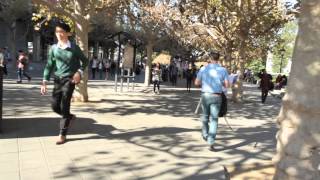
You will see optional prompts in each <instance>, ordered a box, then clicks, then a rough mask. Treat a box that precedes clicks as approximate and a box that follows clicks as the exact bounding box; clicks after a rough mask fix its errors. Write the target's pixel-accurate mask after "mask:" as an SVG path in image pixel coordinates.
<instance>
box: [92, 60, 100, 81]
mask: <svg viewBox="0 0 320 180" xmlns="http://www.w3.org/2000/svg"><path fill="white" fill-rule="evenodd" d="M98 63H99V61H98V58H97V56H94V57H93V59H92V60H91V78H92V79H95V78H96V72H97V70H98Z"/></svg>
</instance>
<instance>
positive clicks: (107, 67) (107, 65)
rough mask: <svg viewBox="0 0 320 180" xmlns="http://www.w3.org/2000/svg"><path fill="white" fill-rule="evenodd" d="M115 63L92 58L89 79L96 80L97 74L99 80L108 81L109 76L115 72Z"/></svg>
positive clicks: (95, 57)
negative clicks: (97, 74)
mask: <svg viewBox="0 0 320 180" xmlns="http://www.w3.org/2000/svg"><path fill="white" fill-rule="evenodd" d="M115 66H116V65H115V63H114V62H111V61H110V60H107V59H98V58H97V56H94V57H93V58H92V60H91V61H90V67H91V78H92V79H95V78H96V73H99V79H103V76H104V79H105V80H108V78H109V76H110V75H111V76H113V75H114V72H115Z"/></svg>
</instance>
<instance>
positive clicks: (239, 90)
mask: <svg viewBox="0 0 320 180" xmlns="http://www.w3.org/2000/svg"><path fill="white" fill-rule="evenodd" d="M244 43H245V42H244V40H241V43H240V48H239V56H238V65H239V67H238V69H239V70H240V75H239V76H238V80H237V82H236V83H235V85H234V87H233V88H232V101H234V102H241V101H242V100H243V73H244V65H245V47H244Z"/></svg>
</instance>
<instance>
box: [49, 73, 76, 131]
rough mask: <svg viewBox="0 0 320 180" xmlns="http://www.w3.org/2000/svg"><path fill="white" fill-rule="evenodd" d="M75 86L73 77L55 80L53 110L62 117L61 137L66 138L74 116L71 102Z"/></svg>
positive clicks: (56, 78)
mask: <svg viewBox="0 0 320 180" xmlns="http://www.w3.org/2000/svg"><path fill="white" fill-rule="evenodd" d="M74 88H75V84H74V83H72V79H71V77H65V78H58V77H55V78H54V88H53V92H52V103H51V105H52V109H53V111H54V112H56V113H58V114H59V115H61V116H62V119H61V120H60V135H63V136H66V135H67V133H68V126H69V124H70V120H71V119H72V117H73V115H72V114H70V101H71V97H72V93H73V91H74Z"/></svg>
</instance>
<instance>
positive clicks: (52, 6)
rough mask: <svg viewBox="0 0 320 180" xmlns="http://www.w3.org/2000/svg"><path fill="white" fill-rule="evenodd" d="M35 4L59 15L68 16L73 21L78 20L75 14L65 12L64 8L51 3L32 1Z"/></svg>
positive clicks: (42, 0) (39, 0) (41, 0)
mask: <svg viewBox="0 0 320 180" xmlns="http://www.w3.org/2000/svg"><path fill="white" fill-rule="evenodd" d="M32 2H33V3H34V4H38V5H43V6H46V7H47V8H48V9H49V10H50V11H52V12H55V13H57V14H60V15H63V16H67V17H69V18H70V19H72V20H73V21H76V20H77V17H76V15H75V14H74V13H70V12H68V11H65V10H64V9H63V8H60V7H58V6H57V5H55V4H53V3H50V2H48V1H46V0H32Z"/></svg>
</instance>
